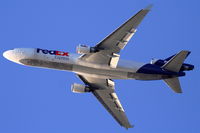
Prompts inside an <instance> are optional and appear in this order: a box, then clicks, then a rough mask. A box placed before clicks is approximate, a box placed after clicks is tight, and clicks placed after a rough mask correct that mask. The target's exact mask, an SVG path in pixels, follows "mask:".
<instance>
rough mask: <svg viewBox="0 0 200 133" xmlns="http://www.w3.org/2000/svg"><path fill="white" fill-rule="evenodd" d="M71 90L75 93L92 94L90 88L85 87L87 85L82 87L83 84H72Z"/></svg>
mask: <svg viewBox="0 0 200 133" xmlns="http://www.w3.org/2000/svg"><path fill="white" fill-rule="evenodd" d="M71 90H72V92H74V93H85V92H90V88H89V87H87V86H85V85H81V84H76V83H74V84H72V86H71Z"/></svg>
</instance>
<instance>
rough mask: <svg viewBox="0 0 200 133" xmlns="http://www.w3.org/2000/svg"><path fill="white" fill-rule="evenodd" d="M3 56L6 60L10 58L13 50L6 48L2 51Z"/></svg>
mask: <svg viewBox="0 0 200 133" xmlns="http://www.w3.org/2000/svg"><path fill="white" fill-rule="evenodd" d="M3 57H4V58H6V59H8V60H12V57H13V52H12V50H7V51H5V52H4V53H3Z"/></svg>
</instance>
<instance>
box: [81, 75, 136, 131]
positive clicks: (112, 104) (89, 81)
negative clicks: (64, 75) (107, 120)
mask: <svg viewBox="0 0 200 133" xmlns="http://www.w3.org/2000/svg"><path fill="white" fill-rule="evenodd" d="M78 76H79V78H80V79H81V80H82V81H83V82H84V83H85V84H86V85H88V86H89V87H90V89H92V90H91V92H92V93H93V94H94V96H95V97H96V98H97V99H98V100H99V102H100V103H101V104H102V105H103V106H104V107H105V108H106V110H107V111H108V112H109V113H110V114H111V115H112V116H113V117H114V118H115V120H116V121H117V122H118V123H119V124H120V125H121V126H123V127H125V128H131V127H133V126H132V125H131V124H130V123H129V121H128V119H127V117H126V114H125V111H124V109H123V107H122V105H121V103H120V101H119V99H118V97H117V95H116V93H115V91H114V82H113V81H112V80H110V79H99V78H91V77H86V76H83V75H78Z"/></svg>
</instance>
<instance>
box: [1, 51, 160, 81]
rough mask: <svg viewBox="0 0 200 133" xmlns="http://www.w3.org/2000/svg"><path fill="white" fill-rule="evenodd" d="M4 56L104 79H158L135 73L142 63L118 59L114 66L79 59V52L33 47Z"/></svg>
mask: <svg viewBox="0 0 200 133" xmlns="http://www.w3.org/2000/svg"><path fill="white" fill-rule="evenodd" d="M3 55H4V57H5V58H7V59H9V60H11V61H13V62H16V63H19V64H23V65H28V66H34V67H43V68H51V69H57V70H66V71H72V72H75V73H77V74H81V75H86V76H90V77H94V78H95V77H96V78H106V79H140V80H152V79H160V78H161V77H160V76H159V75H151V74H145V75H144V74H142V73H137V70H138V69H140V68H141V67H142V66H143V65H144V63H138V62H132V61H125V60H119V62H118V65H117V67H116V68H112V67H110V66H108V65H105V64H94V63H90V62H86V61H83V60H81V59H80V57H81V55H80V54H71V53H68V52H61V51H55V50H43V49H35V48H16V49H13V50H8V51H6V52H4V54H3Z"/></svg>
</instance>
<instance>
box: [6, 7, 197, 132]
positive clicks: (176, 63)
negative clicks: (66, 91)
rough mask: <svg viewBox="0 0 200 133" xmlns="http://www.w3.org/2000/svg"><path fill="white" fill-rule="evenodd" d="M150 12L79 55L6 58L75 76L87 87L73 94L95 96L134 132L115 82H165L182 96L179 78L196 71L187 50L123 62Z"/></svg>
mask: <svg viewBox="0 0 200 133" xmlns="http://www.w3.org/2000/svg"><path fill="white" fill-rule="evenodd" d="M150 9H151V6H148V7H146V8H144V9H141V10H140V11H139V12H138V13H136V14H135V15H134V16H132V17H131V18H130V19H129V20H128V21H126V22H125V23H124V24H123V25H121V26H120V27H119V28H117V29H116V30H115V31H114V32H112V33H111V34H110V35H108V36H107V37H106V38H105V39H103V40H102V41H100V42H99V43H98V44H97V45H96V46H93V47H90V46H88V45H78V46H77V48H76V50H77V53H76V54H73V53H69V52H63V51H57V50H47V49H41V48H14V49H12V50H7V51H5V52H4V53H3V56H4V57H5V58H6V59H8V60H10V61H13V62H15V63H18V64H21V65H26V66H33V67H41V68H50V69H57V70H64V71H71V72H74V73H75V74H76V75H77V76H78V77H79V78H80V79H81V80H82V81H83V83H84V84H77V83H74V84H72V86H71V90H72V92H75V93H86V92H90V93H92V94H93V95H94V96H95V97H96V98H97V99H98V100H99V102H100V103H101V104H102V105H103V106H104V107H105V108H106V110H107V111H108V112H109V113H110V114H111V115H112V116H113V118H114V119H115V120H116V121H117V122H118V123H119V124H120V125H121V126H123V127H125V128H126V129H128V128H132V127H133V125H131V124H130V122H129V120H128V118H127V116H126V114H125V111H124V108H123V107H122V104H121V103H120V101H119V98H118V96H117V94H116V93H115V82H114V81H113V80H115V79H135V80H145V81H146V80H163V81H164V82H165V83H166V84H167V85H168V86H169V87H170V88H172V90H173V91H174V92H176V93H182V89H181V86H180V82H179V77H182V76H185V71H190V70H193V69H194V65H192V64H187V63H184V60H185V59H186V58H187V57H188V55H189V54H190V51H187V50H182V51H180V52H179V53H177V54H175V55H172V56H170V57H169V58H166V59H152V60H151V61H150V63H140V62H134V61H127V60H122V59H120V55H119V53H120V51H121V50H122V49H124V47H125V46H126V45H127V43H128V42H129V40H130V39H131V38H132V36H133V35H134V34H135V32H136V29H137V27H138V25H139V24H140V23H141V21H142V20H143V18H144V17H145V16H146V15H147V14H148V12H149V11H150Z"/></svg>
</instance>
